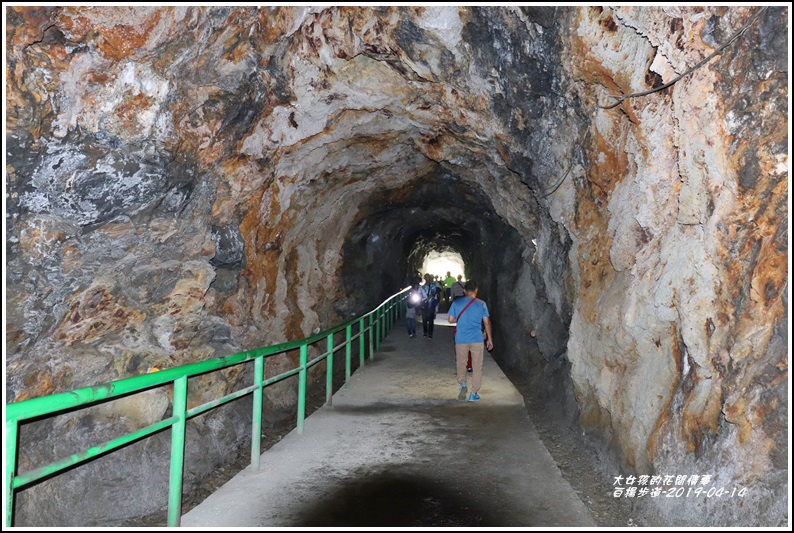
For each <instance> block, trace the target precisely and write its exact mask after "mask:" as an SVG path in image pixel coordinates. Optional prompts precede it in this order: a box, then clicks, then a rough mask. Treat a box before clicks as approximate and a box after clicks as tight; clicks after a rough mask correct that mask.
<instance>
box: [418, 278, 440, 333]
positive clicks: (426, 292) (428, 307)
mask: <svg viewBox="0 0 794 533" xmlns="http://www.w3.org/2000/svg"><path fill="white" fill-rule="evenodd" d="M419 292H420V294H421V296H422V302H421V304H420V307H419V309H420V311H421V312H422V333H423V334H424V337H426V338H428V339H432V338H433V325H434V321H435V319H436V307H437V306H438V300H439V292H438V286H437V285H436V283H435V281H433V275H432V274H430V273H427V274H425V284H424V285H422V286H421V287H419Z"/></svg>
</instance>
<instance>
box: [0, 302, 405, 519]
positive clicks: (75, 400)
mask: <svg viewBox="0 0 794 533" xmlns="http://www.w3.org/2000/svg"><path fill="white" fill-rule="evenodd" d="M407 293H408V289H405V290H403V291H400V292H398V293H397V294H395V295H393V296H391V297H390V298H388V299H387V300H386V301H384V302H383V303H382V304H380V305H379V306H378V307H376V308H375V309H373V310H372V311H370V312H369V313H366V314H364V315H362V316H360V317H358V318H354V319H352V320H349V321H347V322H345V323H343V324H340V325H338V326H335V327H333V328H331V329H328V330H326V331H322V332H320V333H318V334H316V335H313V336H311V337H307V338H305V339H300V340H296V341H290V342H286V343H283V344H277V345H275V346H267V347H264V348H257V349H254V350H249V351H247V352H241V353H238V354H235V355H229V356H226V357H219V358H217V359H211V360H209V361H203V362H200V363H192V364H188V365H183V366H179V367H175V368H171V369H168V370H162V371H159V372H154V373H151V374H145V375H141V376H136V377H132V378H127V379H121V380H118V381H112V382H110V383H105V384H102V385H96V386H93V387H85V388H82V389H77V390H73V391H71V392H65V393H61V394H53V395H50V396H43V397H41V398H32V399H30V400H24V401H21V402H17V403H12V404H8V405H6V416H5V419H6V427H5V436H6V452H7V455H6V461H7V465H6V496H7V498H6V526H8V527H11V526H12V525H13V519H14V495H15V493H16V491H17V490H19V489H22V488H24V487H26V486H28V485H30V484H32V483H34V482H36V481H38V480H41V479H43V478H45V477H48V476H52V475H54V474H57V473H59V472H61V471H63V470H65V469H67V468H70V467H73V466H75V465H79V464H81V463H84V462H86V461H90V460H91V459H94V458H96V457H98V456H100V455H104V454H106V453H109V452H111V451H113V450H116V449H118V448H121V447H123V446H126V445H127V444H130V443H132V442H134V441H137V440H139V439H142V438H144V437H147V436H149V435H152V434H153V433H156V432H158V431H161V430H163V429H166V428H168V427H169V426H170V427H171V463H170V474H169V486H168V525H169V526H179V524H180V520H181V517H182V475H183V465H184V452H185V427H186V422H187V420H188V419H189V418H192V417H194V416H196V415H199V414H201V413H204V412H206V411H208V410H210V409H213V408H215V407H218V406H220V405H223V404H225V403H227V402H230V401H232V400H236V399H238V398H240V397H242V396H245V395H247V394H253V411H254V413H253V421H252V426H251V428H252V429H251V466H252V468H254V469H259V456H260V455H261V453H260V439H261V430H262V392H263V389H264V388H265V387H267V386H269V385H272V384H274V383H277V382H279V381H281V380H283V379H286V378H288V377H290V376H294V375H296V374H297V375H298V414H297V417H298V419H297V431H298V433H303V422H304V418H305V416H306V379H307V371H308V369H309V368H310V367H312V366H313V365H315V364H317V363H319V362H321V361H323V360H326V359H327V361H328V362H327V365H326V366H327V369H328V371H327V376H326V402H327V403H328V404H330V403H331V398H332V394H333V366H334V365H333V357H334V352H336V351H338V350H339V349H341V348H342V347H343V346H344V347H345V386H347V382H348V380H349V379H350V373H351V357H352V343H353V340H354V339H356V338H358V340H359V343H358V346H359V367H363V366H364V360H365V348H366V347H368V348H369V350H368V352H369V357H370V360H372V359H373V358H374V354H375V351H377V350H378V349H379V348H380V342H381V340H382V339H383V337H385V336H386V335H387V334H388V333H389V331H390V330H391V327H392V325H393V324H394V322H395V320H396V319H397V318H399V317H400V316H401V314H402V312H403V311H404V304H403V302H404V300H405V298H406V296H407ZM354 324H358V332H357V333H356V334H355V335H353V334H352V332H353V325H354ZM341 331H344V332H345V340H344V342H341V343H339V344H338V345H336V346H335V345H334V335H335V334H336V333H338V332H341ZM367 332H369V335H368V336H367V335H366V334H367ZM365 337H368V340H369V344H368V346H367V344H366V343H365ZM323 339H326V351H325V352H324V353H322V354H321V355H319V356H317V357H315V358H314V359H312V360H311V361H308V360H307V359H308V353H309V346H311V345H312V344H314V343H317V342H319V341H322V340H323ZM295 349H298V350H299V351H300V362H299V366H298V367H297V368H293V369H291V370H288V371H286V372H283V373H281V374H279V375H277V376H273V377H270V378H268V379H265V378H264V368H265V361H264V360H265V358H267V357H271V356H274V355H278V354H281V353H284V352H288V351H291V350H295ZM251 360H253V361H254V383H253V385H251V386H249V387H246V388H243V389H241V390H238V391H235V392H232V393H230V394H228V395H226V396H223V397H221V398H217V399H215V400H212V401H210V402H207V403H205V404H202V405H199V406H197V407H193V408H191V409H188V407H187V392H188V378H190V377H192V376H197V375H199V374H205V373H207V372H212V371H217V370H221V369H224V368H228V367H231V366H234V365H238V364H242V363H245V362H247V361H251ZM170 384H173V387H174V400H173V409H172V413H171V416H170V417H168V418H166V419H164V420H160V421H159V422H156V423H154V424H151V425H149V426H147V427H145V428H143V429H139V430H137V431H135V432H132V433H128V434H126V435H124V436H122V437H119V438H116V439H114V440H111V441H108V442H106V443H104V444H100V445H99V446H94V447H91V448H89V449H87V450H84V451H82V452H79V453H76V454H73V455H71V456H70V457H66V458H63V459H60V460H58V461H55V462H53V463H50V464H47V465H44V466H41V467H38V468H35V469H33V470H30V471H27V472H24V473H18V472H16V463H17V438H18V433H19V423H20V422H22V421H24V420H29V419H32V418H38V417H44V416H50V415H57V414H60V413H63V412H65V411H69V412H71V411H72V410H74V409H75V408H85V407H89V406H91V405H95V404H98V403H101V402H104V401H107V400H109V399H111V398H120V397H122V396H127V395H130V394H133V393H136V392H142V391H144V390H148V389H151V388H154V387H160V386H166V385H170Z"/></svg>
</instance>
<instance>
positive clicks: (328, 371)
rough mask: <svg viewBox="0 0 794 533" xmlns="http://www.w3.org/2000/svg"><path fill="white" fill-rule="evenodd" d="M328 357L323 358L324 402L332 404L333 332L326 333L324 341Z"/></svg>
mask: <svg viewBox="0 0 794 533" xmlns="http://www.w3.org/2000/svg"><path fill="white" fill-rule="evenodd" d="M326 347H327V349H328V358H327V359H326V360H325V403H326V405H332V404H333V397H334V334H333V333H331V334H330V335H328V341H327V342H326Z"/></svg>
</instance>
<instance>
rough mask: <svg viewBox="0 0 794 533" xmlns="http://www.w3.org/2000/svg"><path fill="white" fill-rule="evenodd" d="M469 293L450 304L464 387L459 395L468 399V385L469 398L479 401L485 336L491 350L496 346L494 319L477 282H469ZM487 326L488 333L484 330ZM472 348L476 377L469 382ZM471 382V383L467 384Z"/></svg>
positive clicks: (460, 375) (473, 375) (462, 386)
mask: <svg viewBox="0 0 794 533" xmlns="http://www.w3.org/2000/svg"><path fill="white" fill-rule="evenodd" d="M465 288H466V296H463V297H461V298H458V299H456V300H455V301H454V302H452V305H451V306H450V308H449V318H448V320H449V323H450V324H456V327H455V362H456V368H457V373H458V383H460V391H459V393H458V397H459V398H460V399H464V398H465V397H466V396H465V394H466V389H467V388H468V393H469V401H470V402H476V401H479V399H480V395H479V394H478V392H479V390H480V385H481V384H482V360H483V339H485V347H486V348H488V351H491V350H493V337H492V336H491V319H490V318H489V316H490V315H489V314H488V305H487V304H486V303H485V302H483V301H482V300H478V299H477V291H478V288H477V282H476V281H474V280H471V279H470V280H469V281H467V282H466V286H465ZM483 326H485V334H483ZM469 352H471V361H472V377H471V383H467V382H466V361H467V359H468V357H469ZM467 385H468V387H467Z"/></svg>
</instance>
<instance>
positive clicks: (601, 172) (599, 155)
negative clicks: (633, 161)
mask: <svg viewBox="0 0 794 533" xmlns="http://www.w3.org/2000/svg"><path fill="white" fill-rule="evenodd" d="M591 138H592V139H593V146H592V148H591V149H590V152H589V153H590V154H591V156H590V161H589V165H588V171H587V179H588V180H589V181H590V182H591V183H593V184H594V185H596V186H598V187H599V188H600V189H601V190H602V191H603V193H604V194H607V195H609V194H610V193H611V192H612V190H613V189H614V187H615V185H616V184H617V183H619V182H620V181H621V180H622V179H623V178H624V177H625V176H626V175H627V174H628V173H629V160H628V153H627V152H626V150H624V149H622V147H621V146H614V145H613V144H612V143H611V142H610V141H611V140H613V139H607V138H605V137H604V136H602V135H601V134H600V133H599V132H598V130H595V129H593V132H592V135H591Z"/></svg>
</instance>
